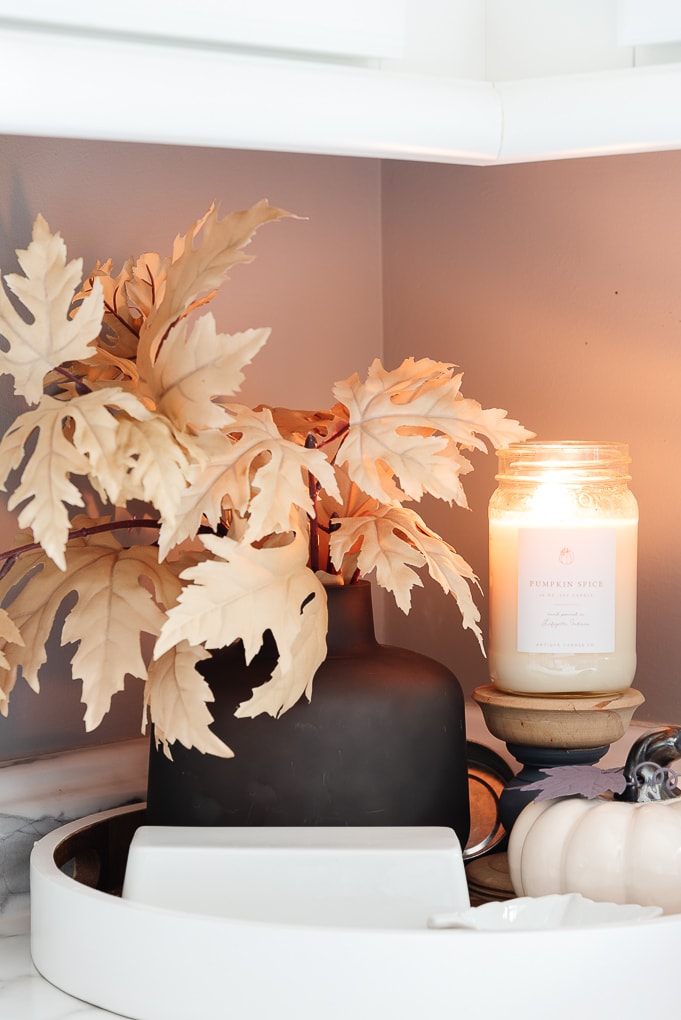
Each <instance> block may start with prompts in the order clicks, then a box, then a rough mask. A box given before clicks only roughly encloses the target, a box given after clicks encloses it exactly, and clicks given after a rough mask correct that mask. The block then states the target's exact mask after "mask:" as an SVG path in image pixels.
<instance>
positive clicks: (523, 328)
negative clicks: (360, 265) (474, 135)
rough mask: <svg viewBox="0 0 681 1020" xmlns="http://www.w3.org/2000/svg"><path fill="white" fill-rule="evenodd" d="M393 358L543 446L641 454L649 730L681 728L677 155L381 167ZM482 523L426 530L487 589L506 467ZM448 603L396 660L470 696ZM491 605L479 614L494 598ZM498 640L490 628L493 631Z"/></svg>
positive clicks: (419, 618) (420, 607)
mask: <svg viewBox="0 0 681 1020" xmlns="http://www.w3.org/2000/svg"><path fill="white" fill-rule="evenodd" d="M382 180H383V189H382V193H383V263H384V289H383V300H384V347H385V351H386V361H388V360H389V361H391V362H398V361H399V360H400V359H401V358H403V357H406V356H407V355H414V356H424V355H427V356H430V357H433V358H437V359H441V360H445V361H453V362H456V363H457V364H459V365H460V366H461V368H462V369H463V370H464V380H463V392H464V394H469V395H470V396H473V397H475V398H476V399H478V400H480V401H481V402H482V403H483V404H485V405H486V406H498V407H504V408H506V409H507V410H509V411H510V412H511V414H512V416H513V417H516V418H519V419H520V420H521V421H522V422H523V424H525V425H526V426H527V427H528V428H531V429H533V430H534V431H535V432H537V433H538V436H539V437H540V438H543V439H561V438H573V439H587V440H593V439H616V440H623V441H626V442H628V443H629V444H630V450H631V456H632V474H633V481H632V488H633V490H634V491H635V493H636V496H637V498H638V501H639V506H640V515H641V522H640V532H639V613H638V653H639V654H638V662H639V666H638V672H637V677H636V681H635V685H636V686H637V687H638V689H639V690H641V691H642V693H643V694H644V695H645V697H646V704H645V705H643V706H642V707H641V708H640V709H639V710H638V712H637V715H636V718H637V719H640V720H648V721H656V722H665V723H674V724H679V723H681V626H680V623H679V620H680V617H681V541H680V538H679V513H680V511H679V508H680V507H681V474H680V472H679V464H681V400H680V398H679V383H680V381H681V152H667V153H655V154H650V155H632V156H611V157H607V158H598V159H584V160H570V161H563V162H552V163H536V164H528V165H518V166H501V167H494V168H484V169H482V168H473V167H448V166H438V165H433V164H422V165H419V164H413V163H388V162H386V163H384V164H383V176H382ZM473 459H474V463H475V465H476V470H475V472H474V474H472V475H469V476H468V478H467V479H466V480H465V484H466V489H467V492H468V496H469V503H470V506H471V509H472V513H469V512H467V511H465V510H461V509H458V508H455V509H453V510H449V509H448V508H446V507H442V505H439V504H438V505H436V506H435V507H434V508H433V510H434V512H432V513H431V512H430V510H428V511H426V513H425V514H424V516H425V517H426V520H428V521H429V522H430V523H431V524H432V526H434V527H435V529H436V530H440V531H441V532H442V533H444V534H445V535H446V537H447V538H448V539H449V540H450V541H451V542H452V544H454V545H455V546H456V547H457V549H458V550H459V552H461V553H462V554H463V555H464V556H465V557H466V558H467V559H468V561H469V562H470V563H471V564H472V565H473V566H474V568H475V570H476V571H477V573H478V576H479V577H480V579H481V582H482V586H483V589H484V590H485V591H486V589H487V502H488V500H489V496H490V494H491V493H492V491H493V490H494V488H495V482H494V472H495V466H496V457H495V456H494V455H493V454H491V455H488V456H487V457H485V456H484V455H474V457H473ZM439 592H440V590H439V589H438V588H436V586H434V585H432V584H428V586H427V593H425V592H419V591H416V592H415V594H414V600H413V602H414V608H413V611H412V613H411V614H410V616H409V617H408V618H407V620H406V621H405V620H404V618H403V617H402V616H401V614H400V613H399V612H393V611H391V612H390V613H389V615H388V630H387V634H388V635H389V636H390V637H391V639H392V640H393V641H395V642H397V641H400V642H402V643H408V644H409V645H410V646H412V647H415V648H418V649H420V650H423V651H427V652H430V653H431V654H432V655H434V656H435V657H436V658H439V659H441V660H442V661H444V662H446V663H447V664H448V665H450V666H451V667H452V668H453V669H454V671H455V672H456V673H457V674H458V675H459V677H460V680H461V682H462V685H463V686H464V688H465V690H466V691H467V692H470V691H471V690H472V689H473V688H474V687H475V686H477V685H478V684H482V683H486V682H487V674H486V667H485V660H484V659H483V658H482V656H481V655H480V653H479V651H478V648H477V643H476V641H475V639H474V638H473V637H472V635H471V634H470V633H462V632H461V630H460V628H458V627H457V612H456V610H455V609H453V608H452V607H451V606H450V605H449V603H448V600H447V599H445V598H444V596H442V595H440V594H439ZM478 601H479V605H480V606H481V608H482V609H483V612H484V611H485V608H486V607H485V599H484V596H481V597H480V598H479V600H478ZM485 622H486V616H485Z"/></svg>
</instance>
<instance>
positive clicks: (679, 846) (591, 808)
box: [508, 797, 681, 914]
mask: <svg viewBox="0 0 681 1020" xmlns="http://www.w3.org/2000/svg"><path fill="white" fill-rule="evenodd" d="M508 864H509V872H510V877H511V882H512V884H513V889H514V891H515V893H516V895H517V896H545V895H548V894H550V893H571V892H577V893H581V894H582V895H583V896H587V897H588V898H589V899H592V900H600V901H605V902H609V903H640V904H643V905H644V906H651V905H653V904H654V905H656V906H660V907H662V908H663V910H664V911H665V913H667V914H677V913H681V797H677V798H675V799H674V800H660V801H651V802H649V803H645V804H630V803H626V802H624V801H615V800H607V799H606V798H604V797H596V798H595V799H594V800H587V799H585V798H583V797H560V798H558V799H557V800H545V801H541V802H537V801H534V802H533V803H531V804H529V805H528V806H527V807H525V808H523V810H522V811H521V813H520V815H519V816H518V818H517V819H516V822H515V824H514V825H513V828H512V829H511V834H510V836H509V841H508Z"/></svg>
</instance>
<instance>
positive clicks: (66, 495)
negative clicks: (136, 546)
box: [0, 387, 149, 570]
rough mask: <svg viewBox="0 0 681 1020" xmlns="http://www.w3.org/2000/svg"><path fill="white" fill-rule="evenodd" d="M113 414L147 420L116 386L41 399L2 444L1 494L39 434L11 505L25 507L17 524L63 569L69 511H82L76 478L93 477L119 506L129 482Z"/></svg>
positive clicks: (140, 408) (132, 398)
mask: <svg viewBox="0 0 681 1020" xmlns="http://www.w3.org/2000/svg"><path fill="white" fill-rule="evenodd" d="M114 408H115V409H118V410H123V411H125V412H127V413H128V414H132V415H135V416H136V417H140V418H145V417H149V414H148V412H147V411H146V410H145V409H144V407H143V406H142V404H140V402H139V401H138V400H137V398H136V397H135V396H134V394H132V393H125V392H124V391H123V390H120V389H118V388H116V387H109V388H107V389H105V390H100V391H97V392H95V393H87V394H84V395H83V396H80V397H75V398H73V399H72V400H69V401H67V402H65V401H61V400H56V399H55V398H54V397H50V396H49V395H47V394H44V395H43V397H42V399H41V401H40V403H39V404H38V406H37V407H36V408H33V409H31V410H29V411H26V412H24V414H21V415H19V417H18V418H17V419H16V420H15V422H14V423H13V425H12V426H10V428H9V429H8V430H7V432H6V433H5V435H4V436H3V438H2V440H0V484H1V485H2V487H3V488H4V486H5V482H6V479H7V477H8V475H9V474H10V472H11V471H12V470H13V469H15V468H18V467H19V466H20V465H21V463H22V461H23V460H24V457H25V451H26V448H27V445H28V444H29V440H31V439H32V437H34V436H35V443H34V447H33V449H32V451H31V452H30V455H29V457H28V460H27V461H26V463H25V465H24V469H23V472H22V476H21V479H20V481H19V482H18V484H17V486H16V488H15V489H14V491H13V493H12V495H11V496H10V499H9V501H8V507H9V509H10V510H12V509H15V508H16V507H22V509H21V511H20V513H19V516H18V521H19V526H20V527H21V528H25V529H27V530H28V529H31V530H32V531H33V535H34V537H35V539H36V541H37V542H40V544H41V545H42V547H43V548H44V549H45V551H46V552H47V554H48V556H50V557H51V559H53V560H54V562H55V563H56V564H57V565H58V566H59V567H60V569H62V570H63V569H65V566H66V564H65V559H64V550H65V547H66V542H67V538H68V531H69V514H68V510H67V507H68V506H83V497H82V495H81V493H80V491H79V490H78V488H77V487H76V485H74V483H73V482H72V480H71V477H72V476H73V475H81V476H89V477H90V479H91V480H92V482H93V484H94V485H95V486H96V487H97V488H98V489H99V491H100V492H102V493H104V494H106V495H107V496H108V497H109V498H110V499H111V501H112V502H113V503H114V504H115V503H116V502H117V500H118V498H119V495H120V492H121V488H122V486H123V485H124V484H125V481H126V474H127V470H128V468H127V466H126V464H125V458H124V457H123V456H122V455H121V450H120V447H119V443H118V428H119V423H120V421H121V419H120V418H119V417H116V416H115V415H114V414H113V413H112V409H114Z"/></svg>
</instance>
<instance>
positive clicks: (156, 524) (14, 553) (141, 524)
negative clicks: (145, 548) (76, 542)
mask: <svg viewBox="0 0 681 1020" xmlns="http://www.w3.org/2000/svg"><path fill="white" fill-rule="evenodd" d="M160 527H161V522H160V521H154V520H151V519H150V518H148V517H140V518H137V517H130V518H128V519H127V520H125V521H107V522H106V523H105V524H88V525H86V526H85V527H82V528H74V529H73V530H72V531H69V537H68V541H69V542H70V541H71V540H72V539H76V538H87V537H88V536H89V535H99V534H102V533H103V532H105V531H132V529H133V528H157V529H158V528H160ZM41 548H42V546H41V545H40V542H27V543H26V545H18V546H17V547H16V548H15V549H5V550H4V551H3V552H0V561H2V560H4V561H5V563H4V564H3V566H2V568H0V577H2V576H4V574H6V573H7V571H8V570H9V568H10V567H11V566H12V564H13V563H14V561H15V560H16V559H17V557H19V556H21V555H22V553H27V552H36V551H37V550H38V549H41Z"/></svg>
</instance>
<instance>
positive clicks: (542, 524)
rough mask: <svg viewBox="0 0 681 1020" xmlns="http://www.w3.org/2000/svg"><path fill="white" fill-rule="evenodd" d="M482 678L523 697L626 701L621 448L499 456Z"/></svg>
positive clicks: (630, 626) (627, 574)
mask: <svg viewBox="0 0 681 1020" xmlns="http://www.w3.org/2000/svg"><path fill="white" fill-rule="evenodd" d="M497 456H498V458H499V474H498V475H497V482H498V488H497V489H496V491H495V492H494V494H493V495H492V498H491V500H490V504H489V569H490V635H489V649H488V653H489V671H490V678H491V679H492V681H493V683H494V684H495V686H496V687H498V688H499V689H500V690H503V691H508V692H516V693H519V694H537V695H542V694H549V695H550V694H585V695H586V694H601V693H613V692H616V691H623V690H626V689H627V688H628V687H630V686H631V684H632V681H633V678H634V673H635V671H636V547H637V534H638V507H637V504H636V499H635V498H634V495H633V493H632V492H631V491H630V489H629V486H628V483H629V479H630V476H629V462H630V458H629V453H628V447H627V445H626V444H625V443H586V442H548V443H518V444H514V445H512V446H509V447H508V448H507V449H505V450H500V451H498V454H497Z"/></svg>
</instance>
